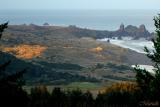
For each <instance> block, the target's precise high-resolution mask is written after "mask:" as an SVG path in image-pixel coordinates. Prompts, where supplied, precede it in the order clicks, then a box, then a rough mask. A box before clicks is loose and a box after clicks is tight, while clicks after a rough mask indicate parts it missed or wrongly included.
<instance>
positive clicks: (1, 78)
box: [0, 22, 28, 107]
mask: <svg viewBox="0 0 160 107" xmlns="http://www.w3.org/2000/svg"><path fill="white" fill-rule="evenodd" d="M7 27H8V22H7V23H4V24H1V25H0V38H1V37H2V33H3V31H4V30H5V29H6V28H7ZM10 64H11V60H9V61H7V62H4V63H3V64H2V65H0V99H1V100H0V104H1V106H2V105H3V106H4V107H8V106H9V105H12V106H15V107H27V106H28V102H27V101H28V97H27V93H26V92H25V91H23V89H22V86H23V85H24V81H23V80H22V76H23V74H24V72H25V70H22V71H20V72H16V73H14V74H8V73H7V72H6V68H7V67H8V66H9V65H10Z"/></svg>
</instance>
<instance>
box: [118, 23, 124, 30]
mask: <svg viewBox="0 0 160 107" xmlns="http://www.w3.org/2000/svg"><path fill="white" fill-rule="evenodd" d="M119 31H124V24H123V23H122V24H121V25H120V28H119Z"/></svg>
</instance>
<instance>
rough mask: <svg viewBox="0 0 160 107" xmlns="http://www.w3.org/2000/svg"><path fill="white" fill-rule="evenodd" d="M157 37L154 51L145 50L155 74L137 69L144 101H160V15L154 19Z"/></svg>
mask: <svg viewBox="0 0 160 107" xmlns="http://www.w3.org/2000/svg"><path fill="white" fill-rule="evenodd" d="M154 22H155V27H156V37H155V38H154V39H152V42H153V45H154V50H149V49H148V48H147V47H145V48H144V51H145V52H146V55H147V57H148V58H149V59H151V61H152V62H153V64H154V69H153V71H154V73H151V72H149V71H147V70H146V69H141V68H140V67H139V66H136V67H135V71H136V79H137V83H138V85H139V87H140V88H141V89H142V95H143V100H154V101H160V97H159V96H160V15H158V16H155V17H154Z"/></svg>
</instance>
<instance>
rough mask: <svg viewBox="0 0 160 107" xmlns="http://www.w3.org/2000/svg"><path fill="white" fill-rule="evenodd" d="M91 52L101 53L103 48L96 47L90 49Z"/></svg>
mask: <svg viewBox="0 0 160 107" xmlns="http://www.w3.org/2000/svg"><path fill="white" fill-rule="evenodd" d="M91 51H92V52H102V51H103V48H102V47H100V46H98V47H96V48H92V49H91Z"/></svg>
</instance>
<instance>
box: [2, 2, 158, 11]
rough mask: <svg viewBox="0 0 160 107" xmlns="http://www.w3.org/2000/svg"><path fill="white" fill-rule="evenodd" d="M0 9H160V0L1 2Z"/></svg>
mask: <svg viewBox="0 0 160 107" xmlns="http://www.w3.org/2000/svg"><path fill="white" fill-rule="evenodd" d="M0 9H1V10H5V9H160V0H0Z"/></svg>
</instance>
